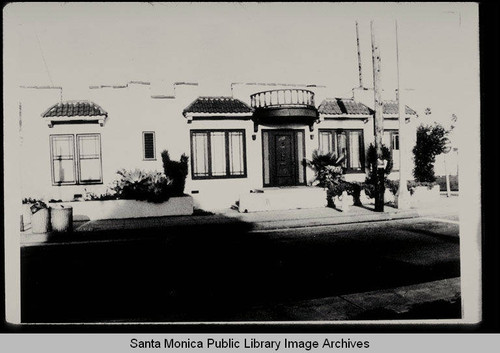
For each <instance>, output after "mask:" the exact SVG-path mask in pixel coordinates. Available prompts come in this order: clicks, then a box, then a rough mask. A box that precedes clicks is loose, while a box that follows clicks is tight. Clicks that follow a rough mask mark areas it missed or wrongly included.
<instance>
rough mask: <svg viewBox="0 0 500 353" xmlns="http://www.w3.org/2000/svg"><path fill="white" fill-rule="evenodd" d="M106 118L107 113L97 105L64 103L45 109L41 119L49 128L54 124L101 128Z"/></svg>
mask: <svg viewBox="0 0 500 353" xmlns="http://www.w3.org/2000/svg"><path fill="white" fill-rule="evenodd" d="M107 117H108V113H107V112H106V111H105V110H104V109H102V108H101V107H100V106H99V105H97V104H95V103H93V102H88V101H66V102H61V103H57V104H54V105H53V106H52V107H50V108H49V109H47V110H46V111H45V112H44V113H43V114H42V118H43V119H45V120H46V121H47V124H48V125H49V127H52V126H53V125H54V124H92V123H97V124H100V125H101V126H103V125H104V121H105V120H106V118H107Z"/></svg>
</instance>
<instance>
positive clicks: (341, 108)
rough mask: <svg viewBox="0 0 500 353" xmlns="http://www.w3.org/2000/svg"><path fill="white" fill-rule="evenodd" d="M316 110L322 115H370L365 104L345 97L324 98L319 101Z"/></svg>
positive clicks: (370, 112)
mask: <svg viewBox="0 0 500 353" xmlns="http://www.w3.org/2000/svg"><path fill="white" fill-rule="evenodd" d="M318 111H319V113H320V114H323V115H332V116H339V117H340V116H347V117H349V116H351V117H354V116H356V117H358V116H359V117H361V116H362V117H365V116H370V115H372V111H371V110H370V108H368V107H367V106H366V105H364V104H362V103H359V102H356V101H354V100H353V99H347V98H326V99H325V100H323V101H322V102H321V104H320V105H319V107H318Z"/></svg>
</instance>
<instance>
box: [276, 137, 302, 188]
mask: <svg viewBox="0 0 500 353" xmlns="http://www.w3.org/2000/svg"><path fill="white" fill-rule="evenodd" d="M270 137H271V146H272V148H271V149H270V153H271V156H270V157H271V158H270V162H271V168H270V169H271V183H272V185H273V186H292V185H296V184H297V175H296V174H297V165H296V160H297V157H296V153H297V152H296V148H295V144H296V143H295V134H294V133H293V131H276V132H273V133H272V134H271V136H270Z"/></svg>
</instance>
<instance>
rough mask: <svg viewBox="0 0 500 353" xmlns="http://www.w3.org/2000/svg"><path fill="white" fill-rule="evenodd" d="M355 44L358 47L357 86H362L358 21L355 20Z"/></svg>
mask: <svg viewBox="0 0 500 353" xmlns="http://www.w3.org/2000/svg"><path fill="white" fill-rule="evenodd" d="M356 46H357V49H358V72H359V87H360V88H363V71H362V70H361V49H360V48H359V30H358V21H356Z"/></svg>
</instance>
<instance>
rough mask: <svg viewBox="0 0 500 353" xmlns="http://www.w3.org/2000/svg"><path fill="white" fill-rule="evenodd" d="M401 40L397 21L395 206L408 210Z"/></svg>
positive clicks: (408, 194) (408, 195) (408, 196)
mask: <svg viewBox="0 0 500 353" xmlns="http://www.w3.org/2000/svg"><path fill="white" fill-rule="evenodd" d="M399 65H400V63H399V38H398V21H397V20H396V69H397V77H398V94H397V99H398V113H399V117H398V120H399V156H398V158H399V189H398V193H397V195H396V197H395V200H394V201H395V205H396V207H397V208H398V209H408V208H409V207H410V193H409V191H408V187H407V180H406V177H407V170H408V166H407V155H408V149H407V141H406V140H407V135H406V133H405V132H406V131H405V130H406V129H405V127H406V125H405V124H406V104H405V103H404V93H403V90H402V89H401V76H400V72H399Z"/></svg>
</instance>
